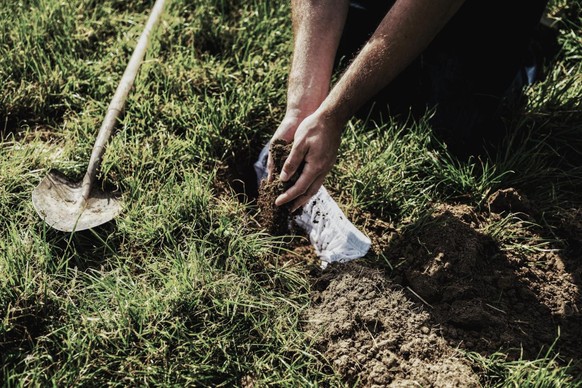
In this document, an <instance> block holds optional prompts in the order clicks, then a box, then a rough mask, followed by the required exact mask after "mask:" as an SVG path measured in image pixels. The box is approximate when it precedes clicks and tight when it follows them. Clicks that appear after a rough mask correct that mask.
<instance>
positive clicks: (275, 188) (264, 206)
mask: <svg viewBox="0 0 582 388" xmlns="http://www.w3.org/2000/svg"><path fill="white" fill-rule="evenodd" d="M291 147H292V144H290V143H289V144H288V143H287V142H286V141H285V140H282V139H276V140H274V141H273V142H271V146H270V149H269V151H270V153H271V157H272V158H273V164H274V168H273V179H272V180H271V181H268V180H267V179H265V180H263V181H262V182H261V185H260V187H259V198H258V200H257V202H258V206H259V223H260V224H261V226H262V227H263V228H264V229H265V230H267V232H268V233H270V234H271V235H273V236H282V235H286V234H289V217H290V215H291V212H290V211H289V206H287V204H285V205H283V206H277V205H275V200H276V199H277V197H278V196H279V195H281V194H282V193H284V192H285V191H286V190H287V189H288V188H290V187H291V186H293V185H294V184H295V182H297V178H298V177H299V174H300V171H298V172H297V173H295V174H294V175H293V176H292V177H291V179H289V180H288V181H287V182H281V180H280V179H279V178H280V174H281V169H282V168H283V164H284V163H285V160H287V157H288V156H289V153H290V152H291Z"/></svg>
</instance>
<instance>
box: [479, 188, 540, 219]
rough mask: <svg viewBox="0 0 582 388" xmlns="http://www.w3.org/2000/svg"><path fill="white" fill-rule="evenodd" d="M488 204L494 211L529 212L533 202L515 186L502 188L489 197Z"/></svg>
mask: <svg viewBox="0 0 582 388" xmlns="http://www.w3.org/2000/svg"><path fill="white" fill-rule="evenodd" d="M487 206H488V207H489V210H490V211H491V212H493V213H500V214H501V213H504V212H522V213H529V212H530V211H531V204H530V202H529V200H528V199H527V198H526V196H525V195H523V194H521V193H520V192H519V191H517V190H515V189H514V188H511V187H510V188H507V189H501V190H497V191H496V192H494V193H493V194H492V195H491V196H490V197H489V198H488V199H487Z"/></svg>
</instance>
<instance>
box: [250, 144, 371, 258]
mask: <svg viewBox="0 0 582 388" xmlns="http://www.w3.org/2000/svg"><path fill="white" fill-rule="evenodd" d="M268 154H269V144H267V145H266V146H265V147H264V148H263V150H262V151H261V153H260V155H259V159H258V160H257V162H256V163H255V164H254V167H255V173H256V174H257V181H258V183H259V184H260V182H261V181H262V180H263V179H266V178H267V157H268ZM293 221H295V223H296V224H297V225H298V226H299V227H300V228H302V229H303V230H304V231H305V232H306V233H307V234H308V236H309V239H310V241H311V244H312V245H313V247H314V248H315V252H316V253H317V256H319V258H320V259H321V267H322V268H326V267H327V265H328V264H329V263H333V262H341V263H343V262H346V261H350V260H353V259H358V258H360V257H362V256H364V255H365V254H366V253H367V252H368V249H370V245H371V241H370V239H369V238H368V237H367V236H366V235H364V234H363V233H362V232H360V231H359V230H358V229H357V228H356V227H355V226H354V225H353V224H352V223H351V222H350V221H349V220H348V219H347V217H346V216H345V214H344V213H343V212H342V210H341V209H340V208H339V206H338V205H337V203H336V202H335V201H334V200H333V198H331V196H330V195H329V193H328V192H327V190H326V189H325V187H323V186H322V187H321V188H320V189H319V191H318V192H317V193H316V194H315V195H314V196H313V197H312V198H311V199H310V200H309V202H308V203H307V204H306V205H305V206H303V208H302V209H301V210H300V213H299V214H298V215H296V216H293Z"/></svg>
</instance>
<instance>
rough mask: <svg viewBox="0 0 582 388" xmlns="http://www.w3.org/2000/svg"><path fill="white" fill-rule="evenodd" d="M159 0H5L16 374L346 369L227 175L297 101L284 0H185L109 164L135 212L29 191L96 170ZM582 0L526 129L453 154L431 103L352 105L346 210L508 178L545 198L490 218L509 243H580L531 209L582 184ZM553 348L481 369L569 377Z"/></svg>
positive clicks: (0, 196) (568, 20) (577, 194)
mask: <svg viewBox="0 0 582 388" xmlns="http://www.w3.org/2000/svg"><path fill="white" fill-rule="evenodd" d="M151 5H152V1H139V2H132V3H131V5H129V3H128V2H126V1H122V0H104V1H99V2H97V1H92V0H71V1H68V2H59V1H55V0H30V1H21V2H7V3H6V4H4V5H3V6H2V7H1V8H0V20H2V23H0V79H1V80H2V85H3V93H2V94H0V133H1V136H2V139H1V144H0V364H1V368H0V381H3V382H4V385H6V386H23V385H27V386H28V385H49V384H50V385H77V384H86V385H102V384H103V385H104V384H108V385H138V384H139V385H141V384H151V385H180V386H181V385H186V384H191V385H199V386H205V385H217V386H231V385H241V384H243V383H244V382H254V383H255V384H257V385H283V386H297V385H332V386H340V385H342V382H341V379H340V377H339V376H336V375H334V374H333V373H332V372H331V367H330V366H329V365H328V364H327V363H326V361H324V360H322V359H321V358H320V357H318V355H317V351H316V350H315V349H313V348H311V347H310V345H309V342H308V340H307V339H306V338H305V335H304V333H303V332H302V330H301V326H302V322H301V319H302V318H301V316H302V315H301V314H302V312H304V311H305V309H306V308H307V307H308V305H309V283H308V279H306V277H305V275H304V274H303V271H302V269H301V268H299V267H296V266H292V265H289V264H284V263H283V262H279V257H278V255H277V253H274V250H273V248H274V247H279V246H281V244H282V241H280V240H278V239H275V238H273V237H270V236H267V235H265V234H264V233H262V232H260V231H259V230H257V228H256V222H255V220H254V219H253V216H252V215H249V212H248V208H247V207H246V206H245V205H243V204H240V203H239V202H238V201H237V199H236V197H235V195H234V193H230V192H224V190H222V189H220V188H219V187H217V185H216V182H217V181H218V178H217V175H218V174H219V170H220V168H222V166H224V165H225V164H228V163H237V162H241V161H243V162H250V161H252V160H253V159H254V157H255V156H256V155H257V154H258V150H259V149H260V147H261V146H262V145H263V144H264V142H266V141H267V140H268V139H269V137H270V134H271V133H272V132H273V131H274V129H275V128H276V126H277V125H278V120H280V119H281V118H282V113H283V109H284V102H285V86H286V78H287V72H288V63H289V56H290V50H291V46H290V41H291V30H290V21H289V12H288V11H289V10H288V5H287V3H284V2H279V3H277V4H270V3H267V2H258V1H251V2H245V3H244V4H241V3H239V2H235V1H232V0H200V1H198V2H191V1H186V0H174V1H173V2H172V4H171V5H170V7H169V9H168V10H167V12H166V14H165V15H164V18H163V21H162V23H161V25H160V26H159V29H158V32H157V33H156V34H155V37H154V39H153V42H152V44H151V47H150V48H149V51H148V54H147V57H146V62H145V63H144V65H143V67H142V70H141V72H140V75H139V77H138V79H137V81H136V85H135V88H134V90H133V91H132V93H131V95H130V98H129V101H128V104H127V109H126V112H125V115H124V116H123V118H122V119H121V122H120V123H119V125H118V127H117V131H116V133H115V135H114V137H113V138H112V140H111V142H110V144H109V147H108V150H107V152H106V154H105V159H104V161H103V165H102V168H101V171H100V176H99V178H100V182H102V185H104V186H107V187H108V188H113V189H117V190H120V191H121V193H123V198H124V205H125V208H124V212H123V214H122V215H121V216H120V217H119V218H118V219H117V220H116V221H115V222H114V223H113V224H111V225H105V226H103V227H99V228H96V229H94V230H93V231H88V232H79V233H75V234H72V235H67V234H62V233H58V232H55V231H53V230H50V229H48V228H47V226H45V225H44V224H43V222H42V221H41V220H40V219H39V218H38V216H37V215H36V213H35V211H34V209H33V207H32V203H31V200H30V194H31V191H32V189H33V188H34V187H35V186H36V184H38V183H39V182H40V180H41V179H42V178H43V177H44V176H45V175H46V173H47V172H48V170H49V169H51V168H57V169H59V170H62V171H63V172H65V173H67V174H68V175H69V176H70V177H72V178H80V177H81V176H82V174H83V173H84V169H85V168H86V163H87V161H88V158H89V154H90V151H91V147H92V145H93V141H94V138H95V132H96V129H97V128H98V127H99V124H100V120H101V118H102V117H103V114H104V111H105V109H106V106H107V103H108V102H109V99H110V98H111V96H112V94H113V92H114V90H115V87H116V85H117V82H118V81H119V79H120V76H121V73H122V71H123V69H124V68H125V65H126V63H127V59H128V57H129V55H130V53H131V51H132V50H133V46H134V44H135V43H134V42H135V41H136V39H137V37H138V36H139V34H140V32H141V29H142V26H143V24H144V23H145V20H146V18H147V14H148V11H149V9H150V6H151ZM576 9H580V4H579V3H577V2H566V1H555V2H553V3H552V6H551V12H552V13H554V14H555V15H557V18H558V19H559V22H558V25H559V28H560V35H559V39H560V45H561V47H562V52H561V54H560V56H559V59H558V61H557V63H555V64H554V65H552V67H551V69H550V72H549V75H548V77H547V79H546V80H545V81H543V82H541V83H538V84H536V85H534V86H532V87H530V88H528V89H527V90H526V92H525V100H526V101H525V102H524V103H523V104H521V105H520V106H519V108H518V109H516V110H514V111H512V114H511V115H510V116H509V117H508V120H510V121H511V122H510V125H511V126H512V127H514V128H520V131H518V133H519V134H518V135H516V136H515V137H509V138H508V141H507V144H506V145H505V146H504V148H503V150H502V152H500V154H499V155H498V156H497V157H496V158H495V159H493V160H491V159H483V160H471V161H469V162H459V161H456V160H455V159H454V158H452V157H451V156H450V155H449V154H448V152H447V150H446V148H445V147H443V146H441V145H438V144H437V145H436V146H435V142H434V139H432V136H431V130H430V127H429V125H428V124H427V122H426V121H422V120H421V121H419V122H412V121H409V122H408V123H404V124H402V123H397V122H387V123H384V124H382V125H374V124H366V123H364V122H362V121H358V120H355V119H354V120H353V121H352V122H351V123H350V124H349V126H348V128H347V131H346V134H345V136H344V142H343V144H342V148H341V150H340V156H339V163H338V165H337V166H336V168H335V169H334V170H333V172H332V174H331V176H330V178H329V179H328V182H326V185H327V186H329V187H330V188H331V189H332V190H333V191H334V193H335V194H336V197H337V198H338V199H339V200H340V202H341V203H342V204H343V205H344V206H345V207H346V208H347V209H357V210H363V211H367V212H370V213H372V214H373V215H374V216H378V217H381V218H382V219H384V220H386V221H390V222H392V223H394V224H396V225H397V226H398V227H403V226H405V225H407V223H409V222H411V221H413V220H416V219H418V218H420V217H422V215H423V214H425V213H426V212H428V211H430V208H431V206H432V204H434V203H435V202H442V201H462V202H464V203H467V204H469V205H471V206H474V207H475V208H479V207H481V206H483V203H484V200H485V199H486V198H487V196H488V195H489V194H490V193H491V192H493V191H494V190H496V189H497V188H500V187H509V186H512V187H518V188H519V189H520V190H523V191H524V192H525V193H527V195H528V197H530V199H531V200H532V201H534V202H535V203H536V206H537V207H538V209H539V217H537V218H536V219H535V220H530V221H528V222H530V224H528V225H527V226H526V227H523V225H521V224H520V222H522V221H520V220H519V219H514V218H508V219H504V220H501V221H499V222H500V223H505V224H492V225H491V226H490V227H489V229H487V230H485V232H486V233H487V234H489V235H491V236H492V237H494V238H496V239H497V240H499V241H501V242H502V243H504V244H506V246H507V249H513V248H514V247H515V246H518V247H519V248H520V249H524V250H527V249H545V248H546V247H547V244H550V243H552V244H567V242H566V241H562V240H561V239H560V237H559V236H550V237H551V238H550V237H548V239H549V240H551V241H550V242H548V241H546V240H542V241H540V240H539V239H528V233H527V230H529V228H532V229H535V228H542V229H543V230H545V231H547V234H548V235H551V234H552V231H554V230H555V228H556V223H557V220H559V219H560V217H561V216H562V215H563V214H564V213H567V212H568V211H569V209H573V208H580V204H581V203H582V191H580V189H579V188H580V187H582V163H580V161H581V158H582V151H581V150H582V144H581V142H582V137H581V136H580V133H581V131H582V112H581V110H580V96H582V80H581V79H580V74H582V71H581V70H582V65H581V64H580V63H581V62H580V58H581V57H582V48H581V45H580V35H581V34H580V29H581V26H582V21H581V20H580V17H579V15H577V14H576ZM508 225H509V226H515V228H509V229H510V231H511V233H513V234H511V233H509V234H508V233H506V232H505V231H506V230H507V227H508ZM520 233H521V234H520ZM548 357H550V358H548ZM548 357H546V356H543V357H540V359H539V360H522V361H519V362H514V361H507V360H505V359H504V358H503V357H501V356H500V357H497V356H491V357H490V358H487V359H480V361H479V362H481V363H483V364H484V365H485V367H484V368H483V370H484V371H485V372H484V373H485V378H484V380H483V381H484V382H486V383H487V384H490V385H506V386H509V385H512V384H513V383H512V382H516V381H517V382H519V381H523V380H522V379H524V378H528V379H530V380H529V381H530V382H531V385H532V386H560V384H562V385H565V384H566V383H570V382H572V381H573V380H572V377H569V376H570V375H569V374H568V373H569V372H568V370H567V369H566V368H563V367H560V366H559V365H558V364H556V363H555V362H553V361H552V359H551V356H548ZM475 362H477V361H475ZM500 371H501V372H500ZM524 376H525V377H524ZM554 383H555V384H554Z"/></svg>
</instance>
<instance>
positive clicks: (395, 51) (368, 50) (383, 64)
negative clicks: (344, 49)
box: [319, 0, 463, 126]
mask: <svg viewBox="0 0 582 388" xmlns="http://www.w3.org/2000/svg"><path fill="white" fill-rule="evenodd" d="M462 3H463V0H397V1H396V3H395V4H394V6H393V7H392V8H391V9H390V11H389V12H388V13H387V15H386V16H385V17H384V19H383V20H382V22H381V23H380V25H379V26H378V28H377V29H376V31H375V32H374V34H373V35H372V37H371V38H370V40H369V41H368V42H367V43H366V45H365V46H364V47H363V48H362V50H361V52H360V53H359V54H358V55H357V56H356V58H355V59H354V61H353V62H352V64H351V65H350V66H349V67H348V69H347V70H346V72H345V73H344V74H343V75H342V77H341V78H340V80H339V81H338V83H337V84H336V85H335V86H334V88H333V89H332V91H331V92H330V93H329V95H328V96H327V98H326V99H325V101H324V102H323V103H322V104H321V107H320V108H319V109H320V112H321V113H322V115H323V116H325V117H327V118H328V119H330V120H334V121H336V122H337V123H340V126H342V125H341V124H343V123H345V122H347V121H348V120H349V118H350V117H351V116H352V115H353V114H354V113H355V112H356V111H357V110H358V109H359V108H360V107H361V106H362V105H363V104H364V103H365V102H366V101H368V100H369V99H370V98H372V97H373V96H374V95H375V94H376V93H378V92H379V91H380V90H381V89H383V88H384V87H385V86H387V85H388V84H389V83H390V82H391V81H392V80H393V79H394V78H395V77H396V76H397V75H398V74H399V73H400V72H401V71H402V70H403V69H404V68H405V67H406V66H407V65H408V64H410V62H412V61H413V60H414V58H416V57H417V56H418V55H419V54H420V53H421V52H422V51H423V50H424V49H425V48H426V47H427V46H428V44H429V43H430V42H431V41H432V39H433V38H434V37H435V36H436V35H437V33H438V32H439V31H440V30H441V28H442V27H443V26H444V25H445V24H446V23H447V21H448V20H449V19H450V18H451V17H452V16H453V15H454V13H455V12H456V11H457V10H458V8H459V7H460V6H461V4H462Z"/></svg>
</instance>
